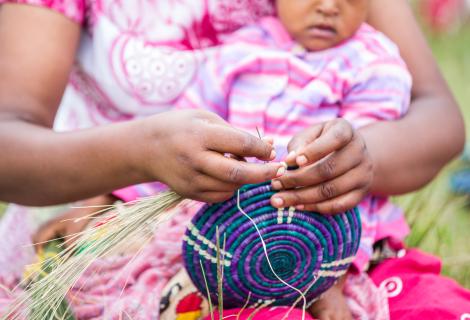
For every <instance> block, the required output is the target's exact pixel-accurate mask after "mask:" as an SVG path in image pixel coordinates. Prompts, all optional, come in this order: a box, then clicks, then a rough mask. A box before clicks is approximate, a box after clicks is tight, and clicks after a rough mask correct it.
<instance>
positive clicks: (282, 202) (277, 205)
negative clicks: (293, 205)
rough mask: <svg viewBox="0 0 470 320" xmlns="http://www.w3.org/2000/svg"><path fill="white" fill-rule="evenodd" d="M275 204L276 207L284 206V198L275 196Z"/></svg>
mask: <svg viewBox="0 0 470 320" xmlns="http://www.w3.org/2000/svg"><path fill="white" fill-rule="evenodd" d="M273 204H274V206H275V207H282V205H283V204H284V200H282V199H281V198H273Z"/></svg>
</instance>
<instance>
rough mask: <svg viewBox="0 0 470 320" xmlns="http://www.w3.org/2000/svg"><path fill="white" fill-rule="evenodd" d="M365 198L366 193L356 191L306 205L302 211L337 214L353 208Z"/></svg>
mask: <svg viewBox="0 0 470 320" xmlns="http://www.w3.org/2000/svg"><path fill="white" fill-rule="evenodd" d="M365 196H366V193H365V192H364V191H363V190H360V189H359V190H358V189H356V190H353V191H351V192H349V193H346V194H343V195H341V196H339V197H336V198H333V199H330V200H327V201H324V202H320V203H315V204H309V205H306V206H305V207H304V208H303V210H307V211H314V212H319V213H323V214H337V213H341V212H345V211H347V210H350V209H352V208H354V207H355V206H357V205H358V204H359V203H360V202H361V201H362V199H363V198H364V197H365Z"/></svg>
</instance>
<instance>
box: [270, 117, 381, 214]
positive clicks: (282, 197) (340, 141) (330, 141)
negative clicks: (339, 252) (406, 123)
mask: <svg viewBox="0 0 470 320" xmlns="http://www.w3.org/2000/svg"><path fill="white" fill-rule="evenodd" d="M288 150H289V155H288V157H287V159H286V162H287V163H288V164H290V165H298V166H299V167H300V168H299V169H296V170H289V171H288V172H286V173H285V174H284V175H283V176H282V177H280V178H279V179H275V180H273V187H274V188H275V189H278V190H281V189H292V190H286V191H282V192H279V193H278V194H276V195H275V196H273V197H272V199H271V203H272V204H273V206H275V207H278V208H279V207H289V206H298V208H299V209H305V210H311V211H317V212H321V213H338V212H342V211H345V210H347V209H351V208H353V207H354V206H356V205H357V204H358V203H359V202H360V201H361V200H362V199H363V197H364V196H365V195H366V194H367V193H368V191H369V188H370V185H371V183H372V179H373V163H372V159H371V157H370V155H369V153H368V151H367V147H366V144H365V142H364V139H363V138H362V136H361V134H360V133H359V132H357V131H356V130H355V129H354V128H353V127H352V126H351V124H349V122H347V121H346V120H344V119H335V120H332V121H328V122H325V123H323V124H320V125H316V126H313V127H311V128H309V129H307V130H305V131H303V132H301V133H299V134H297V135H296V136H295V137H294V138H293V139H292V140H291V141H290V143H289V146H288Z"/></svg>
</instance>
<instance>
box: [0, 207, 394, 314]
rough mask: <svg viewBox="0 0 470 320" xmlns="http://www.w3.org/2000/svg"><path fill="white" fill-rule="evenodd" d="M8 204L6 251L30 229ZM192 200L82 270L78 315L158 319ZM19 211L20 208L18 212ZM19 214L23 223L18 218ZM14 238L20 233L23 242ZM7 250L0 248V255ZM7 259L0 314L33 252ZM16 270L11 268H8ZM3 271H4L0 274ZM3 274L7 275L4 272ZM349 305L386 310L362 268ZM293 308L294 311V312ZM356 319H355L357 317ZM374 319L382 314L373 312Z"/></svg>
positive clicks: (351, 285)
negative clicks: (136, 246)
mask: <svg viewBox="0 0 470 320" xmlns="http://www.w3.org/2000/svg"><path fill="white" fill-rule="evenodd" d="M19 209H20V211H18V210H17V209H16V208H15V207H11V208H10V210H9V212H8V213H7V216H6V218H5V219H3V220H2V221H0V230H15V232H16V233H18V235H21V236H15V237H9V236H7V235H8V233H7V232H6V233H2V234H0V241H2V243H3V245H4V246H5V248H12V249H11V252H15V250H19V249H20V248H21V247H23V246H24V245H31V239H30V235H31V230H30V229H29V227H28V224H27V223H24V222H25V221H27V219H25V220H23V219H24V218H25V216H24V215H25V214H26V211H25V209H24V208H19ZM196 209H197V206H194V207H191V208H190V209H187V210H182V211H181V212H180V213H179V214H177V215H176V216H174V217H173V218H172V219H171V220H170V221H168V222H167V223H166V224H163V225H161V226H160V227H159V228H158V229H157V231H156V235H155V238H154V239H153V240H152V241H151V242H150V243H149V244H148V245H146V246H145V247H144V249H143V250H142V252H140V253H139V254H138V255H137V256H136V257H135V259H132V257H130V256H117V257H110V258H106V259H101V260H99V261H97V262H96V263H94V264H93V265H92V266H91V267H90V268H89V269H88V270H87V271H86V272H85V274H84V275H83V276H82V278H81V279H80V281H79V282H78V283H77V284H76V285H75V287H74V288H73V289H72V290H71V292H70V294H69V297H68V298H69V301H70V302H71V305H72V307H73V309H74V312H75V314H76V316H77V320H80V319H83V320H85V319H87V320H88V319H102V318H103V317H105V318H106V319H119V317H120V316H124V315H126V314H128V315H130V316H131V317H132V319H135V320H147V319H158V311H159V304H160V295H161V291H162V289H163V287H164V286H165V285H166V283H167V282H168V280H169V279H170V278H171V277H173V275H175V274H176V272H177V271H178V270H179V269H180V268H182V262H181V248H182V244H181V239H182V235H183V233H184V231H185V227H186V224H187V223H188V221H189V220H190V219H191V217H192V215H193V214H194V211H195V210H196ZM21 212H23V213H21ZM18 219H20V220H21V221H22V222H23V223H19V221H18ZM17 239H24V240H25V241H22V243H21V244H20V243H18V242H16V240H17ZM4 254H5V255H7V254H8V251H3V250H2V251H0V261H3V260H1V259H2V258H4V256H3V255H4ZM8 259H9V261H8V264H1V265H0V287H1V289H0V315H2V314H4V313H5V311H6V310H7V308H8V306H9V305H10V304H11V303H12V302H13V300H14V298H15V297H17V296H18V295H19V294H21V293H22V290H21V288H19V289H17V290H16V291H14V292H8V291H7V290H5V289H9V290H13V288H15V286H16V285H18V283H19V281H20V277H21V274H22V272H23V270H24V266H25V264H26V263H33V262H34V260H33V259H34V255H33V253H31V255H29V254H28V256H22V255H11V254H8ZM12 270H15V273H12ZM2 275H3V276H2ZM4 275H6V276H4ZM346 287H347V289H346V290H345V292H346V295H347V296H348V301H350V302H348V303H350V306H351V310H353V313H354V314H358V315H360V314H363V313H367V312H369V311H370V310H376V311H377V313H378V314H380V313H379V310H382V312H386V310H388V309H387V304H386V301H385V303H384V300H383V299H379V297H381V296H383V294H384V293H381V292H380V290H379V289H378V288H377V287H375V286H374V285H373V283H372V282H371V281H370V280H369V279H368V277H367V275H366V274H365V273H361V274H359V275H354V276H351V278H350V279H349V280H348V281H347V285H346ZM294 314H295V312H294ZM357 319H360V318H359V317H358V318H357ZM376 319H377V320H382V319H384V320H385V319H387V318H376Z"/></svg>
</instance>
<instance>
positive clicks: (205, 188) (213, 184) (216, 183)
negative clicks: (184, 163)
mask: <svg viewBox="0 0 470 320" xmlns="http://www.w3.org/2000/svg"><path fill="white" fill-rule="evenodd" d="M192 184H193V186H194V188H195V190H196V192H232V193H233V192H234V191H235V190H237V189H238V188H240V186H241V185H240V184H236V183H230V182H225V181H221V180H218V179H215V178H213V177H211V176H208V175H206V174H199V175H197V176H195V177H194V178H193V179H192Z"/></svg>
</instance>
